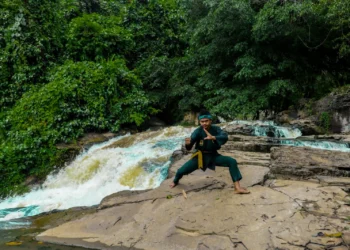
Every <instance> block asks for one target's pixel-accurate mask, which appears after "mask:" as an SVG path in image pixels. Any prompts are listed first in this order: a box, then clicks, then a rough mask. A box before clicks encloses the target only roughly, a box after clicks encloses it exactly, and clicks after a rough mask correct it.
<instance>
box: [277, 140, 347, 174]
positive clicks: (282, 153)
mask: <svg viewBox="0 0 350 250" xmlns="http://www.w3.org/2000/svg"><path fill="white" fill-rule="evenodd" d="M271 172H272V173H273V174H276V175H278V176H282V177H293V176H294V177H300V178H310V177H311V178H315V177H316V176H333V177H334V176H337V177H338V176H339V177H350V153H348V152H339V151H331V150H321V149H314V148H307V147H278V148H272V150H271Z"/></svg>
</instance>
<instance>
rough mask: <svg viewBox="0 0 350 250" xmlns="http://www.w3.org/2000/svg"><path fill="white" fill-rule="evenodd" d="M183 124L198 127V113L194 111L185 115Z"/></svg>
mask: <svg viewBox="0 0 350 250" xmlns="http://www.w3.org/2000/svg"><path fill="white" fill-rule="evenodd" d="M182 123H184V124H189V125H198V124H199V123H198V113H196V112H192V111H190V112H187V113H185V115H184V118H183V120H182Z"/></svg>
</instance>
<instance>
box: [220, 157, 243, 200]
mask: <svg viewBox="0 0 350 250" xmlns="http://www.w3.org/2000/svg"><path fill="white" fill-rule="evenodd" d="M215 165H216V166H220V167H228V168H229V171H230V175H231V179H232V181H233V184H234V185H235V192H236V193H239V194H248V193H250V192H249V191H248V190H246V189H245V188H242V187H241V185H240V184H239V181H240V180H241V179H242V175H241V172H240V171H239V169H238V166H237V161H236V160H235V159H233V158H232V157H229V156H224V155H218V156H217V157H216V158H215Z"/></svg>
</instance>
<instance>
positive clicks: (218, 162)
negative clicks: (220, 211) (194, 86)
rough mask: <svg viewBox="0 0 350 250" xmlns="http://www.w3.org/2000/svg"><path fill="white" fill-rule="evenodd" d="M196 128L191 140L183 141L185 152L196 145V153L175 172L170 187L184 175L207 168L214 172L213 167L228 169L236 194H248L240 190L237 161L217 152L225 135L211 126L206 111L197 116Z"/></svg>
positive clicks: (177, 182)
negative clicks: (197, 123) (197, 125)
mask: <svg viewBox="0 0 350 250" xmlns="http://www.w3.org/2000/svg"><path fill="white" fill-rule="evenodd" d="M198 119H199V123H200V127H198V128H197V129H196V130H195V131H194V132H193V133H192V135H191V138H186V139H185V146H186V149H187V150H191V149H192V147H193V145H194V144H196V146H195V149H196V152H195V153H194V154H193V155H192V158H191V159H190V160H189V161H188V162H186V163H185V164H184V165H183V166H182V167H181V168H180V169H179V170H178V171H177V172H176V175H175V178H174V180H173V183H171V184H170V187H171V188H173V187H175V186H176V185H178V184H179V181H180V179H181V178H182V176H184V175H188V174H190V173H192V172H193V171H195V170H197V169H199V168H200V169H202V170H203V171H205V170H206V169H207V168H210V169H212V170H215V166H221V167H228V168H229V171H230V175H231V178H232V181H233V183H234V187H235V193H237V194H249V193H250V192H249V191H248V190H246V189H245V188H242V187H241V186H240V184H239V181H240V180H241V179H242V175H241V173H240V171H239V169H238V167H237V161H236V160H235V159H233V158H232V157H229V156H223V155H220V154H219V153H218V152H217V150H218V149H220V148H221V146H222V145H224V144H225V143H226V142H227V140H228V136H227V134H226V133H225V132H224V131H222V129H221V128H220V127H218V126H214V125H212V124H211V123H212V119H213V118H212V116H211V115H210V113H209V112H208V111H201V113H200V114H199V117H198Z"/></svg>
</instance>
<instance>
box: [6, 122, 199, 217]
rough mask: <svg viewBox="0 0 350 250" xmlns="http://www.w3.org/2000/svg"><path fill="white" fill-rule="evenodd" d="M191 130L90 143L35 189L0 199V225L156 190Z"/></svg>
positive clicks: (163, 131)
mask: <svg viewBox="0 0 350 250" xmlns="http://www.w3.org/2000/svg"><path fill="white" fill-rule="evenodd" d="M192 131H193V129H191V128H183V127H171V128H166V129H163V130H161V131H157V132H144V133H140V134H137V135H127V136H122V137H117V138H114V139H112V140H110V141H108V142H106V143H103V144H99V145H95V146H93V147H92V148H90V149H89V150H88V151H86V152H84V153H82V154H81V155H79V156H78V157H77V158H76V159H75V160H74V161H73V162H72V163H71V164H69V165H68V166H67V167H65V168H64V169H62V170H61V171H59V172H58V173H57V174H52V175H49V176H48V177H47V179H46V181H45V182H44V183H43V184H42V185H41V186H40V187H36V188H35V189H33V190H32V191H31V192H29V193H27V194H25V195H23V196H16V197H11V198H8V199H6V200H4V201H2V202H1V203H0V221H7V220H9V219H15V218H20V217H24V216H32V215H36V214H38V213H42V212H47V211H51V210H54V209H67V208H70V207H75V206H91V205H95V204H98V203H99V202H100V201H101V200H102V199H103V198H104V197H106V196H107V195H110V194H112V193H115V192H118V191H121V190H142V189H150V188H156V187H157V186H159V185H160V183H161V182H162V181H163V180H164V179H165V178H166V176H167V171H168V167H169V165H170V157H171V154H172V153H173V151H174V150H175V149H177V148H180V147H181V144H182V143H183V139H184V138H185V137H186V136H188V135H189V134H190V133H191V132H192Z"/></svg>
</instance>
